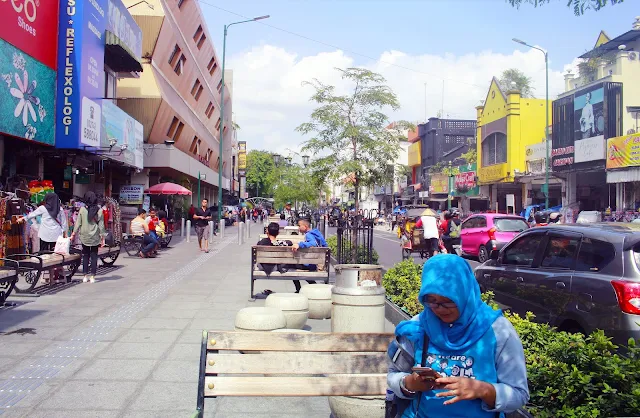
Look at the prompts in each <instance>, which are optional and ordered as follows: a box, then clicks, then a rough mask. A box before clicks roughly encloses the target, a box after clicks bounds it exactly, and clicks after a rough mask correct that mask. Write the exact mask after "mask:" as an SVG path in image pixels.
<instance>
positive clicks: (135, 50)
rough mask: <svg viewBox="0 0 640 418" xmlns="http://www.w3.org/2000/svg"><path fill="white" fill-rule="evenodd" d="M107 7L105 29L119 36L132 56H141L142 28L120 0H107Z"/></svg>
mask: <svg viewBox="0 0 640 418" xmlns="http://www.w3.org/2000/svg"><path fill="white" fill-rule="evenodd" d="M63 1H64V0H63ZM108 8H109V9H108V13H109V19H108V21H107V30H108V31H110V32H112V33H113V34H114V35H116V36H117V37H118V38H120V40H121V41H122V44H123V46H124V47H125V48H126V49H127V50H128V52H129V53H130V54H131V55H132V56H134V57H137V58H140V57H142V30H141V29H140V27H139V26H138V24H137V23H136V21H135V20H134V19H133V16H131V13H129V11H128V10H127V7H126V6H125V5H124V4H123V3H122V1H121V0H109V5H108Z"/></svg>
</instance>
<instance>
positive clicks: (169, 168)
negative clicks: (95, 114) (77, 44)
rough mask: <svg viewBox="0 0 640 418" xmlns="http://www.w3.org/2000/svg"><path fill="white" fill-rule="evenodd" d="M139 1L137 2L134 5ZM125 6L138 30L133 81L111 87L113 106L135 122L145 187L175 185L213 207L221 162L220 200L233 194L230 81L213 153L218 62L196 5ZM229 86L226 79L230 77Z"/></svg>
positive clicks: (155, 0) (154, 1) (190, 0)
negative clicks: (138, 70)
mask: <svg viewBox="0 0 640 418" xmlns="http://www.w3.org/2000/svg"><path fill="white" fill-rule="evenodd" d="M136 3H138V4H136ZM149 3H150V4H151V5H152V6H153V8H150V7H149V6H148V5H147V4H146V3H140V2H137V1H135V0H126V4H128V5H130V6H132V7H131V9H130V11H131V14H132V15H133V17H134V19H135V20H136V22H137V23H138V25H139V26H140V28H141V30H142V57H143V61H142V66H143V68H144V71H143V73H142V75H141V76H140V77H139V78H137V79H128V80H122V81H121V82H120V83H119V85H118V90H117V96H118V98H119V100H118V105H119V106H120V107H122V108H123V109H124V110H125V111H127V112H128V113H129V114H131V115H132V116H134V117H135V118H136V119H138V120H140V121H141V123H142V124H143V125H144V126H145V127H146V128H147V129H145V133H144V143H145V144H144V154H145V168H146V169H148V172H149V177H148V182H149V184H150V185H153V184H156V183H161V182H165V181H172V182H176V183H179V184H181V185H183V186H185V187H187V188H189V189H190V190H192V191H193V192H194V194H193V196H192V198H193V201H195V200H196V199H197V194H196V193H195V191H196V190H197V188H198V186H197V184H198V182H200V194H201V197H206V198H208V199H209V201H210V202H211V203H212V204H213V203H214V202H216V201H217V196H218V187H219V186H220V185H219V184H218V165H219V158H222V164H223V173H222V174H223V176H222V178H223V180H222V185H221V187H222V189H223V196H224V202H225V203H226V202H232V201H233V200H234V199H235V198H236V196H237V194H238V184H237V181H236V178H235V176H236V175H237V174H236V173H237V161H236V158H237V148H238V144H237V140H236V135H235V132H234V126H233V123H232V110H233V109H232V96H233V91H232V88H231V86H232V82H231V81H230V82H227V83H225V84H226V86H225V94H224V100H225V103H224V125H223V126H224V128H223V129H224V134H223V138H222V145H223V152H222V156H221V155H220V153H219V142H218V141H219V130H220V126H221V124H222V123H223V121H222V120H221V118H220V110H221V103H220V97H221V92H222V88H223V86H222V63H221V60H220V59H219V57H218V54H217V53H216V50H215V48H214V46H213V43H212V42H211V36H210V35H209V31H208V29H207V25H206V23H205V21H204V16H203V14H202V11H201V9H200V6H199V4H198V2H197V1H195V0H182V1H167V0H150V1H149ZM231 80H232V79H231Z"/></svg>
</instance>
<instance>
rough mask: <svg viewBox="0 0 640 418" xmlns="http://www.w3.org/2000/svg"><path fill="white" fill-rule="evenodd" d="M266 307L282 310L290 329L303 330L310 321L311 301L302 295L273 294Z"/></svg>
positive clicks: (266, 302) (265, 304)
mask: <svg viewBox="0 0 640 418" xmlns="http://www.w3.org/2000/svg"><path fill="white" fill-rule="evenodd" d="M264 306H266V307H269V308H277V309H280V310H281V311H282V313H283V314H284V317H285V319H286V321H287V326H286V328H289V329H302V328H303V327H304V326H305V324H306V323H307V319H309V299H307V297H306V296H305V295H303V294H300V293H272V294H270V295H269V296H268V297H267V300H265V302H264Z"/></svg>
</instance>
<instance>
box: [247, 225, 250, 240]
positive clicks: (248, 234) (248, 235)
mask: <svg viewBox="0 0 640 418" xmlns="http://www.w3.org/2000/svg"><path fill="white" fill-rule="evenodd" d="M249 238H251V222H248V223H247V241H249Z"/></svg>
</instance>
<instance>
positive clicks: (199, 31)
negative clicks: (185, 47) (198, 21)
mask: <svg viewBox="0 0 640 418" xmlns="http://www.w3.org/2000/svg"><path fill="white" fill-rule="evenodd" d="M201 35H202V25H199V26H198V29H197V30H196V33H195V35H193V41H194V42H198V40H199V39H200V36H201Z"/></svg>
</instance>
